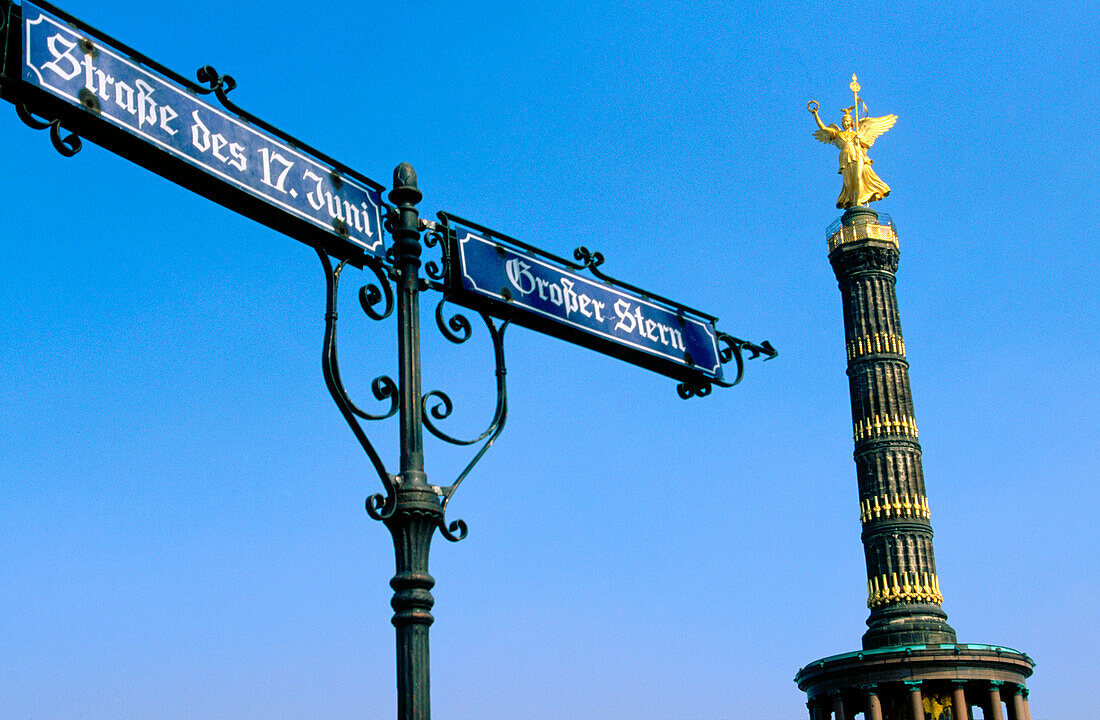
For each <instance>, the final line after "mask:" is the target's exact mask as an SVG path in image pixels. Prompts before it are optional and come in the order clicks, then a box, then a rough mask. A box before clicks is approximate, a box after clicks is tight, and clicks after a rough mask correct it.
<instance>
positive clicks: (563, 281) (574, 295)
mask: <svg viewBox="0 0 1100 720" xmlns="http://www.w3.org/2000/svg"><path fill="white" fill-rule="evenodd" d="M504 269H505V272H506V274H507V276H508V282H509V284H511V286H512V287H513V288H514V289H515V291H516V292H517V293H519V294H520V295H531V294H534V295H535V297H537V298H538V299H539V300H543V301H546V302H549V303H550V304H551V305H553V306H554V307H556V308H560V309H561V314H562V317H564V318H565V319H569V318H570V317H571V316H573V315H574V313H576V314H579V315H582V316H584V317H586V318H589V319H592V320H595V321H596V322H599V323H602V322H605V321H616V322H615V324H614V326H613V328H614V330H615V331H616V332H617V333H623V334H627V335H636V336H638V337H640V338H644V339H645V340H648V341H650V342H652V343H660V344H661V345H663V346H664V347H667V348H671V349H673V350H681V351H684V350H687V347H686V346H685V345H684V333H683V331H682V330H681V329H680V328H677V327H673V326H671V325H668V324H665V323H662V322H658V321H656V320H654V319H653V318H650V317H646V315H645V313H644V312H643V309H642V305H640V304H637V303H631V302H630V301H629V300H626V299H619V300H616V301H615V304H614V305H612V308H611V309H612V310H614V311H615V317H614V318H608V317H605V316H604V312H603V311H604V308H605V307H606V303H604V302H602V301H600V300H596V299H595V298H593V297H591V296H590V295H588V294H586V293H583V292H579V291H578V290H577V283H576V282H575V281H573V280H571V279H569V278H567V277H559V278H558V279H557V281H553V280H547V279H546V278H543V277H539V276H538V275H535V274H534V273H533V272H532V267H531V264H530V263H527V262H524V261H523V260H520V259H519V258H512V259H510V260H508V261H507V262H506V263H504Z"/></svg>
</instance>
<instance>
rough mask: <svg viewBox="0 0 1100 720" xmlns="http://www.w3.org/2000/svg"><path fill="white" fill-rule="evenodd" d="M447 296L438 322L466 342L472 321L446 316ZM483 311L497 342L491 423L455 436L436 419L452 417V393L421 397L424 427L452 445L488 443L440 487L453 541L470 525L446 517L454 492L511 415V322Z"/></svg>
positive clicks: (442, 527)
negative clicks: (507, 358)
mask: <svg viewBox="0 0 1100 720" xmlns="http://www.w3.org/2000/svg"><path fill="white" fill-rule="evenodd" d="M447 300H448V298H447V297H446V296H444V297H443V298H442V299H441V300H440V301H439V303H438V304H437V305H436V309H435V318H436V324H437V325H438V326H439V330H440V332H442V333H443V336H444V337H445V338H447V339H448V340H450V341H451V342H453V343H455V344H461V343H464V342H466V341H467V340H468V339H469V338H470V335H471V334H472V328H471V326H470V321H469V320H468V319H467V318H466V317H465V316H464V315H461V314H458V313H456V314H454V315H452V316H451V317H450V318H449V319H447V320H444V313H443V304H444V303H445V302H447ZM479 315H481V319H482V320H483V321H484V322H485V327H486V328H488V331H489V337H490V338H491V340H492V342H493V359H494V365H495V373H496V389H497V400H496V408H495V410H494V412H493V419H492V420H491V421H490V422H489V426H488V427H487V428H485V430H484V431H483V432H482V433H481V434H480V435H478V436H477V437H474V438H471V439H462V438H457V437H454V436H452V435H450V434H449V433H446V432H444V431H443V430H441V429H440V428H439V427H438V426H437V425H436V424H435V420H445V419H447V418H448V417H450V414H451V411H452V410H453V409H454V403H452V402H451V398H450V396H448V395H447V394H446V393H445V392H443V391H442V390H432V391H430V392H428V393H425V394H424V396H423V397H422V398H421V409H422V410H423V418H424V427H426V428H427V429H428V432H430V433H431V434H432V435H434V436H436V437H437V438H439V439H440V440H442V441H444V442H446V443H450V444H451V445H461V446H468V445H476V444H477V443H479V442H482V441H484V444H483V445H482V446H481V447H480V448H479V449H478V451H477V454H475V455H474V457H473V459H472V460H470V462H469V463H468V464H467V465H466V467H465V468H463V470H462V472H461V473H460V474H459V475H458V478H457V479H456V480H455V481H454V482H453V483H451V484H450V485H449V486H447V487H439V488H438V490H437V492H439V494H440V496H441V498H442V502H441V508H442V510H443V513H444V514H443V515H442V516H441V517H440V523H439V532H440V534H441V535H443V537H445V538H446V539H447V540H450V541H451V542H458V541H460V540H462V539H463V538H465V537H466V533H467V527H466V523H465V522H464V521H462V520H455V521H454V522H452V523H450V524H448V523H447V521H446V512H447V505H448V503H449V502H450V500H451V496H452V495H454V492H455V490H457V489H458V486H459V485H460V484H461V483H462V481H463V480H464V479H466V476H467V475H469V474H470V471H471V470H473V468H474V466H475V465H477V463H478V462H479V461H480V460H481V458H482V457H483V456H484V455H485V453H486V452H488V450H489V448H490V447H492V445H493V443H494V442H496V439H497V438H498V437H500V433H501V432H502V431H503V430H504V424H505V422H506V421H507V419H508V391H507V384H506V382H505V376H506V375H507V372H508V371H507V368H506V367H505V364H504V331H505V330H507V329H508V322H507V321H504V322H502V323H501V324H500V325H499V326H498V325H496V324H495V323H494V322H493V320H492V318H491V317H489V315H487V314H486V313H483V312H482V313H479ZM433 400H434V401H435V403H434V404H432V405H431V406H430V407H429V403H431V401H433ZM433 418H434V420H433Z"/></svg>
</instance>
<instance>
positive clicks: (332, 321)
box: [317, 249, 399, 520]
mask: <svg viewBox="0 0 1100 720" xmlns="http://www.w3.org/2000/svg"><path fill="white" fill-rule="evenodd" d="M317 255H318V257H320V258H321V265H322V266H323V267H324V270H325V279H326V313H325V341H324V350H323V352H322V369H323V370H324V375H325V384H326V385H327V386H328V390H329V394H331V395H332V399H333V400H335V401H336V406H337V407H338V408H340V412H341V413H342V414H343V415H344V419H345V420H346V421H347V423H348V425H349V426H350V427H351V430H352V432H353V433H355V437H356V439H357V440H359V444H360V445H361V446H362V447H363V450H364V451H365V452H366V453H367V457H368V458H370V461H371V464H372V465H373V466H374V469H375V471H376V472H377V473H378V477H379V479H380V480H381V481H382V486H383V487H384V488H385V490H386V494H385V495H384V496H383V495H382V494H380V493H376V494H374V495H371V496H370V497H369V498H367V514H369V515H370V516H371V517H372V518H374V519H375V520H384V519H386V518H388V517H390V516H391V515H393V511H394V509H395V508H396V505H397V492H396V487H395V485H394V481H393V478H392V477H391V476H390V474H389V473H388V472H386V466H385V465H384V464H383V463H382V459H381V458H380V457H379V456H378V452H377V451H376V450H375V449H374V445H372V444H371V441H370V439H369V438H367V435H366V433H365V432H364V431H363V427H362V425H360V423H359V420H358V419H357V418H362V419H364V420H384V419H386V418H389V417H393V415H394V414H396V413H397V410H398V400H399V393H398V388H397V383H395V382H394V381H393V379H392V378H390V377H389V376H387V375H380V376H379V377H376V378H375V379H374V381H373V382H372V383H371V392H372V394H373V395H374V397H375V399H376V400H379V401H385V400H389V403H390V406H389V409H388V410H386V411H385V412H383V413H381V414H372V413H368V412H366V411H364V410H362V409H361V408H359V407H358V406H357V405H356V404H355V403H353V402H352V401H351V398H350V397H348V394H347V391H346V390H345V389H344V384H343V382H342V381H341V380H340V366H339V363H338V362H337V357H336V317H337V316H336V299H337V291H338V290H339V286H340V273H341V272H342V271H343V269H344V265H345V264H346V263H347V260H343V261H341V262H340V263H339V264H338V265H337V266H336V267H335V268H333V266H332V260H331V259H330V258H329V256H328V255H327V254H326V253H325V252H324V251H323V250H320V249H318V250H317ZM376 272H379V277H380V280H381V282H382V285H383V286H384V287H386V288H387V290H386V292H387V297H390V298H391V300H390V302H389V303H388V304H389V305H392V292H391V291H390V290H389V284H388V283H387V282H386V281H385V277H384V276H382V275H381V273H380V271H376ZM376 291H377V290H376ZM363 294H364V291H362V290H361V291H360V297H362V296H363ZM367 294H368V295H369V294H370V293H369V291H367ZM367 307H369V308H371V310H368V311H367V314H368V315H371V317H375V315H378V316H380V317H385V315H386V314H388V313H385V314H383V313H377V312H376V311H375V312H372V311H373V303H371V304H368V305H367V306H366V307H364V310H366V308H367ZM390 309H392V308H390Z"/></svg>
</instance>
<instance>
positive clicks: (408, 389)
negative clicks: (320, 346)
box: [385, 163, 443, 720]
mask: <svg viewBox="0 0 1100 720" xmlns="http://www.w3.org/2000/svg"><path fill="white" fill-rule="evenodd" d="M422 197H423V195H422V194H421V192H420V190H419V189H418V188H417V186H416V171H415V170H413V168H412V166H411V165H409V164H408V163H401V164H400V165H398V166H397V168H396V169H395V170H394V171H393V190H391V191H390V194H389V198H390V202H392V203H393V204H394V205H395V206H396V207H397V218H396V221H395V222H394V223H393V230H392V234H393V240H394V242H393V256H394V269H395V270H396V272H397V327H398V338H397V353H398V363H399V365H400V370H399V372H400V376H399V389H400V406H399V412H400V418H401V472H400V475H398V477H397V481H396V494H397V502H396V506H395V509H394V512H393V515H391V516H390V517H389V518H387V519H386V520H385V523H386V527H387V528H389V531H390V534H391V535H392V536H393V547H394V555H395V558H396V565H397V573H396V574H395V575H394V576H393V579H392V580H390V587H392V588H393V591H394V592H393V599H392V600H391V601H390V605H392V606H393V609H394V615H393V620H392V622H393V625H394V627H395V628H396V629H397V717H398V720H429V719H430V718H431V693H430V683H429V678H430V675H429V665H430V660H429V652H428V628H429V627H430V626H431V624H432V620H433V618H432V614H431V609H432V605H434V604H435V599H434V598H433V597H432V594H431V592H430V591H431V589H432V586H433V585H435V579H434V578H433V577H432V576H431V575H429V574H428V551H429V549H430V547H431V542H432V535H434V534H435V529H436V527H438V526H439V523H440V519H441V518H442V514H443V513H442V511H441V509H440V505H439V498H438V496H437V495H436V494H435V492H434V491H433V490H432V489H431V488H429V487H428V484H427V482H426V475H425V474H424V436H423V429H422V424H421V422H422V421H421V417H422V415H421V406H420V319H419V310H420V304H419V293H420V274H419V269H420V252H421V246H420V217H419V213H418V211H417V209H416V203H418V202H420V199H421V198H422Z"/></svg>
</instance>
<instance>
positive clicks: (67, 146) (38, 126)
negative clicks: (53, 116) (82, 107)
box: [15, 102, 83, 157]
mask: <svg viewBox="0 0 1100 720" xmlns="http://www.w3.org/2000/svg"><path fill="white" fill-rule="evenodd" d="M15 114H16V115H18V116H19V119H20V120H22V121H23V124H24V125H26V126H27V127H29V128H34V129H35V130H45V129H46V128H49V130H50V142H51V143H53V146H54V149H55V150H57V152H59V153H61V154H62V155H64V156H65V157H72V156H73V155H76V154H77V153H78V152H80V149H81V147H83V145H82V143H81V142H80V137H79V136H78V135H77V134H76V133H74V132H69V134H68V135H66V136H64V137H62V136H61V131H62V130H63V129H64V128H62V127H61V120H60V119H57V120H44V119H43V120H39V119H38V118H36V117H35V116H34V114H33V113H32V112H31V111H30V110H29V109H28V108H27V106H26V105H24V104H23V103H21V102H17V103H15ZM66 132H68V131H66Z"/></svg>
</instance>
